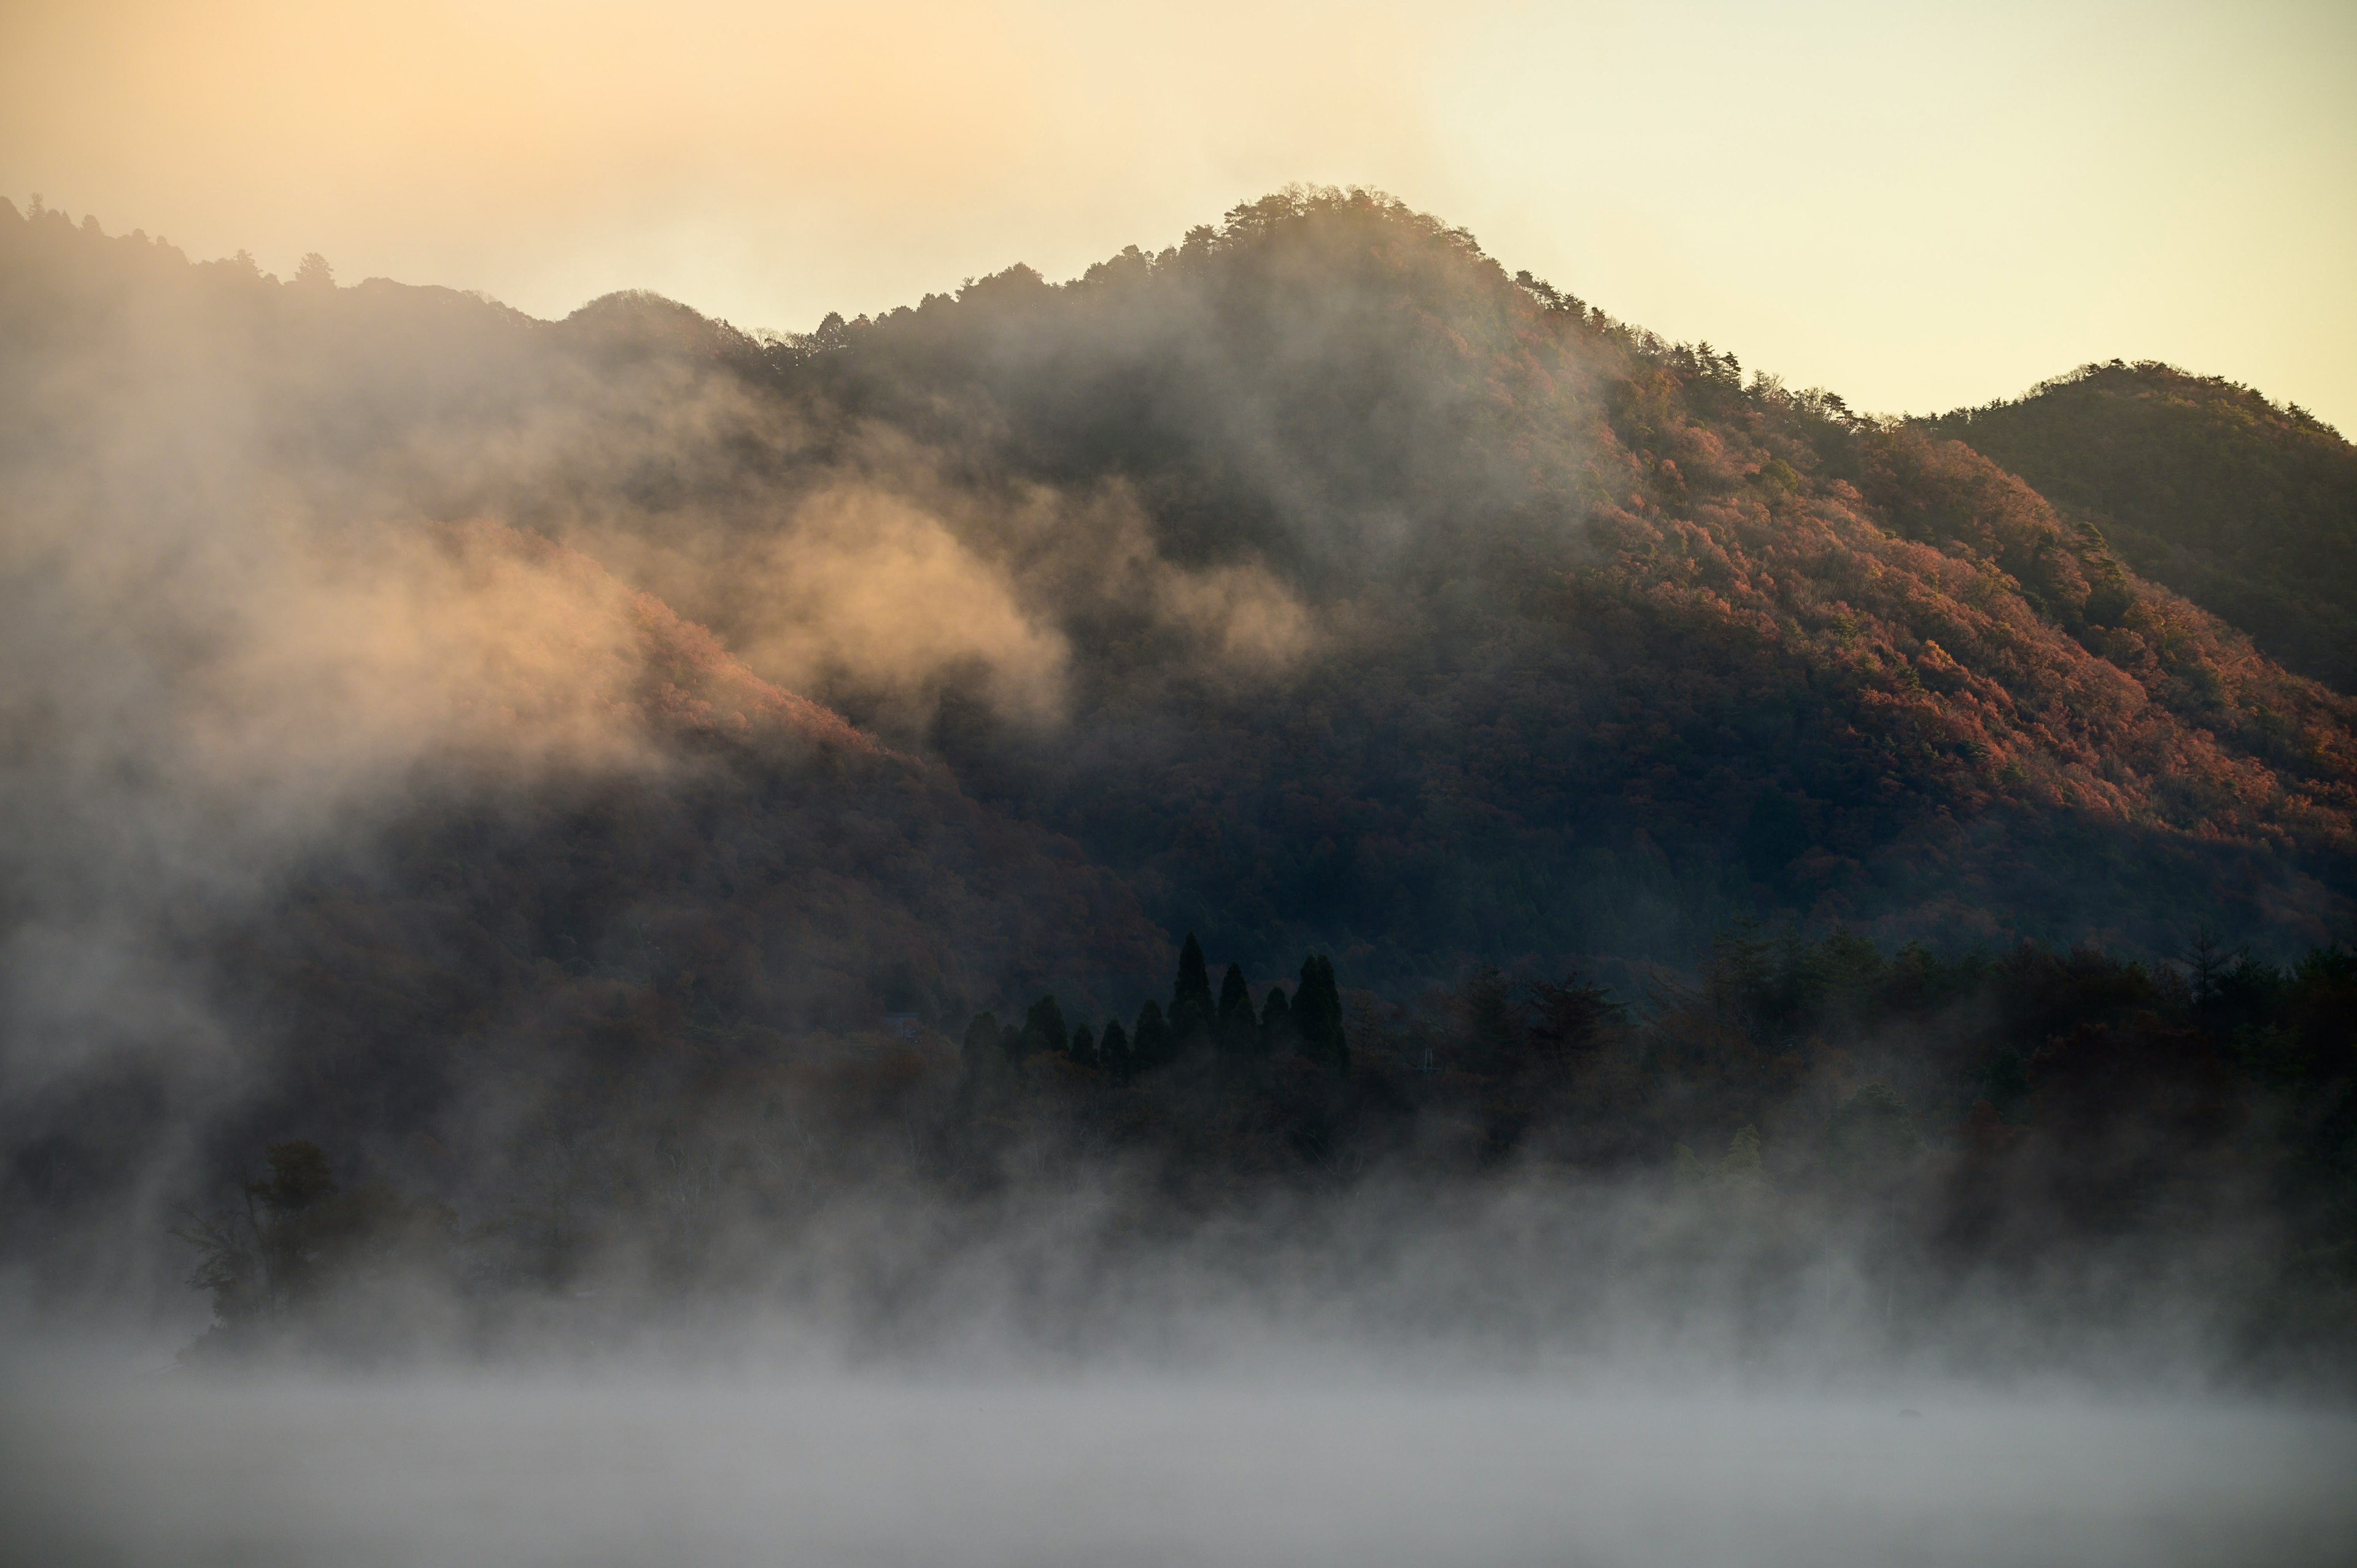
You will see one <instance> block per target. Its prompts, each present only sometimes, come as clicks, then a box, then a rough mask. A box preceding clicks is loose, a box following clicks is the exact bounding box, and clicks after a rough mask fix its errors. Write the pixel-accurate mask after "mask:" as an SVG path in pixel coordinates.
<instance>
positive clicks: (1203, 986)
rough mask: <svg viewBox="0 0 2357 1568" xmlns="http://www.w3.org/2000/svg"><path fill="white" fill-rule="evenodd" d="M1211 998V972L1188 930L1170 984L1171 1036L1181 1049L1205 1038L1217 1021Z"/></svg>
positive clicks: (1198, 943)
mask: <svg viewBox="0 0 2357 1568" xmlns="http://www.w3.org/2000/svg"><path fill="white" fill-rule="evenodd" d="M1217 1019H1218V1013H1217V1011H1216V1009H1215V1007H1214V1005H1213V1004H1212V1001H1211V970H1210V968H1209V967H1208V966H1206V965H1205V964H1204V962H1203V944H1202V943H1200V942H1199V941H1197V940H1195V933H1194V932H1192V931H1189V932H1188V933H1187V942H1186V945H1185V946H1184V947H1182V948H1180V949H1179V978H1178V980H1177V982H1176V983H1173V984H1172V986H1171V987H1170V1038H1171V1041H1172V1043H1173V1044H1174V1045H1175V1046H1176V1047H1178V1048H1179V1049H1180V1050H1182V1051H1183V1050H1185V1049H1186V1048H1187V1047H1189V1046H1191V1045H1193V1044H1195V1043H1196V1042H1197V1041H1199V1040H1202V1039H1204V1038H1206V1037H1208V1036H1210V1035H1211V1031H1212V1028H1213V1026H1214V1025H1215V1023H1216V1022H1217Z"/></svg>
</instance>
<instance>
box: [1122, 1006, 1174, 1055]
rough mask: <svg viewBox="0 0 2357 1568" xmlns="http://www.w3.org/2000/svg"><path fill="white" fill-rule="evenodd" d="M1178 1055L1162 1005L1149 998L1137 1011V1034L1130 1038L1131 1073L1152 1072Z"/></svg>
mask: <svg viewBox="0 0 2357 1568" xmlns="http://www.w3.org/2000/svg"><path fill="white" fill-rule="evenodd" d="M1177 1054H1178V1051H1177V1048H1176V1046H1175V1045H1174V1043H1173V1042H1172V1040H1171V1038H1170V1026H1169V1024H1168V1023H1167V1022H1166V1021H1164V1019H1163V1016H1162V1004H1160V1003H1158V1002H1157V1001H1155V1000H1154V998H1152V997H1151V996H1149V997H1147V998H1146V1005H1145V1006H1143V1007H1141V1008H1139V1009H1138V1010H1137V1032H1136V1034H1135V1035H1134V1036H1131V1038H1130V1042H1129V1059H1130V1071H1131V1072H1133V1073H1141V1072H1152V1071H1153V1070H1154V1069H1156V1068H1158V1067H1161V1066H1163V1065H1164V1064H1165V1063H1167V1062H1168V1061H1169V1060H1170V1058H1172V1057H1173V1056H1176V1055H1177Z"/></svg>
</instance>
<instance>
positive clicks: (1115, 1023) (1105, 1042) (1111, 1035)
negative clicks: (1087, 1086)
mask: <svg viewBox="0 0 2357 1568" xmlns="http://www.w3.org/2000/svg"><path fill="white" fill-rule="evenodd" d="M1097 1061H1098V1063H1099V1064H1100V1065H1101V1066H1103V1069H1105V1071H1106V1073H1108V1074H1109V1075H1111V1077H1112V1079H1113V1080H1114V1082H1115V1083H1127V1082H1128V1081H1129V1078H1130V1074H1131V1073H1132V1072H1134V1071H1135V1070H1136V1063H1135V1061H1134V1060H1132V1059H1131V1055H1130V1049H1129V1035H1128V1032H1127V1031H1126V1030H1125V1029H1123V1028H1122V1026H1121V1020H1120V1019H1118V1018H1108V1019H1106V1020H1105V1030H1104V1038H1103V1039H1102V1040H1100V1041H1098V1042H1097Z"/></svg>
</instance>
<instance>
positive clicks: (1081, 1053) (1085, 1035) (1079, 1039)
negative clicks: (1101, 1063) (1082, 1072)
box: [1064, 1024, 1097, 1067]
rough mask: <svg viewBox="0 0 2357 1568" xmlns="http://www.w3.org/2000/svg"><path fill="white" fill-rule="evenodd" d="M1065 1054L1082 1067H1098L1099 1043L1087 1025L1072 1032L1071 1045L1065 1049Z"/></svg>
mask: <svg viewBox="0 0 2357 1568" xmlns="http://www.w3.org/2000/svg"><path fill="white" fill-rule="evenodd" d="M1064 1054H1065V1055H1066V1056H1068V1057H1070V1058H1071V1059H1072V1060H1074V1061H1076V1062H1078V1063H1079V1064H1080V1065H1081V1066H1082V1067H1094V1066H1096V1065H1097V1043H1096V1040H1095V1039H1094V1038H1093V1037H1092V1036H1091V1035H1090V1034H1089V1026H1087V1025H1086V1024H1083V1025H1082V1026H1080V1027H1079V1028H1077V1029H1074V1030H1073V1031H1072V1038H1071V1044H1069V1045H1067V1046H1066V1047H1064Z"/></svg>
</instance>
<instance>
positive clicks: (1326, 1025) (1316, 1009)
mask: <svg viewBox="0 0 2357 1568" xmlns="http://www.w3.org/2000/svg"><path fill="white" fill-rule="evenodd" d="M1293 1026H1294V1029H1295V1032H1296V1033H1297V1036H1299V1038H1300V1042H1301V1054H1302V1055H1303V1056H1306V1057H1308V1058H1309V1059H1310V1060H1311V1061H1314V1062H1316V1063H1317V1064H1318V1066H1320V1067H1323V1068H1325V1069H1329V1071H1333V1072H1348V1071H1350V1070H1351V1052H1350V1047H1349V1045H1348V1043H1347V1042H1346V1041H1345V1040H1344V1038H1343V1036H1342V995H1341V993H1340V991H1339V990H1337V989H1336V987H1335V984H1334V965H1333V963H1332V961H1330V960H1328V959H1324V958H1320V957H1319V956H1318V954H1316V953H1311V954H1310V955H1309V956H1308V957H1307V958H1305V959H1303V960H1302V961H1301V985H1300V988H1299V989H1298V990H1297V991H1295V992H1294V993H1293Z"/></svg>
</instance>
